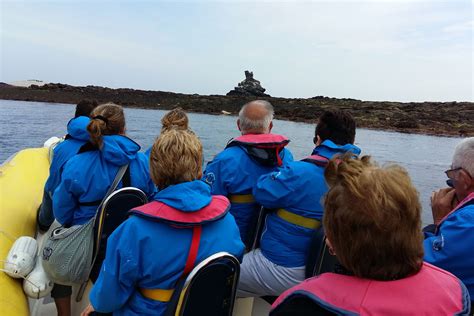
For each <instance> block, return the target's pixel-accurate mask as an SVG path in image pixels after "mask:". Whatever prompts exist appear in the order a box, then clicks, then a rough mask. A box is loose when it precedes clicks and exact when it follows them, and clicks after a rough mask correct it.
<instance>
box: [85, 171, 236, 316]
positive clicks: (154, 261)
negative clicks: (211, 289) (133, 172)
mask: <svg viewBox="0 0 474 316" xmlns="http://www.w3.org/2000/svg"><path fill="white" fill-rule="evenodd" d="M155 200H157V201H160V202H163V203H165V204H167V205H169V206H171V207H173V208H176V209H179V210H182V211H185V212H190V213H191V212H193V211H197V210H199V209H202V208H203V207H205V206H207V205H209V203H210V202H211V190H210V188H209V186H208V185H207V184H205V183H204V182H202V181H200V180H196V181H192V182H185V183H180V184H177V185H173V186H170V187H167V188H165V189H163V190H161V191H160V192H158V193H157V194H156V195H155ZM191 239H192V229H185V228H177V227H173V226H171V225H169V224H166V223H164V222H159V221H153V220H151V219H148V218H143V217H139V216H135V215H133V213H132V216H130V217H129V219H128V220H126V221H125V222H124V223H122V225H121V226H119V227H118V228H117V229H116V230H115V231H114V233H112V235H111V236H110V237H109V239H108V242H107V254H106V257H105V260H104V263H103V264H102V270H101V272H100V275H99V278H98V280H97V282H96V284H95V285H94V287H93V288H92V291H91V293H90V302H91V304H92V306H93V307H94V308H95V309H96V310H97V311H99V312H112V311H113V312H114V315H162V314H163V312H164V311H165V309H166V307H167V304H168V303H166V302H160V301H155V300H151V299H148V298H145V297H144V296H142V295H141V294H140V292H139V291H138V289H139V288H151V289H170V288H171V289H172V288H174V286H175V285H176V283H177V281H178V279H179V278H180V276H181V275H182V273H183V270H184V266H185V263H186V260H187V256H188V252H189V248H190V246H191ZM220 251H226V252H228V253H230V254H232V255H234V256H236V257H237V258H238V259H239V260H241V259H242V256H243V252H244V245H243V244H242V241H241V240H240V237H239V230H238V228H237V225H236V223H235V220H234V218H233V216H232V215H231V214H230V213H227V214H226V215H224V217H222V218H221V219H218V220H215V221H212V222H209V223H207V224H204V225H203V226H202V234H201V240H200V243H199V250H198V255H197V259H196V263H198V262H200V261H202V260H204V259H206V258H207V257H209V256H210V255H212V254H214V253H217V252H220Z"/></svg>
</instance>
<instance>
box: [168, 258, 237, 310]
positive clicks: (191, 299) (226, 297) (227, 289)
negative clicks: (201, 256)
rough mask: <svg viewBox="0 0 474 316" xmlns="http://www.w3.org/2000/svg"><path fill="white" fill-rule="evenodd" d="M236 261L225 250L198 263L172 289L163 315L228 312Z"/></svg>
mask: <svg viewBox="0 0 474 316" xmlns="http://www.w3.org/2000/svg"><path fill="white" fill-rule="evenodd" d="M239 274H240V263H239V261H238V260H237V258H235V257H234V256H232V255H231V254H229V253H227V252H219V253H216V254H214V255H212V256H210V257H208V258H207V259H205V260H203V261H202V262H201V263H199V264H198V265H197V266H196V267H195V268H194V269H193V270H192V271H191V273H189V275H188V276H187V277H186V279H184V278H183V280H182V281H181V282H179V283H178V285H177V287H176V288H175V290H174V293H173V296H172V298H171V300H170V302H169V303H168V308H167V310H166V313H165V315H167V316H170V315H185V316H194V315H196V316H199V315H209V316H213V315H216V316H217V315H223V316H224V315H229V316H230V315H232V309H233V307H234V300H235V293H236V289H237V284H238V280H239Z"/></svg>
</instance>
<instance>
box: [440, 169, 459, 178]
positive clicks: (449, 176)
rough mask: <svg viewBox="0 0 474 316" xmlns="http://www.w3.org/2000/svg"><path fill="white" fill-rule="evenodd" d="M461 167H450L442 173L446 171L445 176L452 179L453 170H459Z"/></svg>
mask: <svg viewBox="0 0 474 316" xmlns="http://www.w3.org/2000/svg"><path fill="white" fill-rule="evenodd" d="M461 169H462V167H458V168H452V169H448V170H446V171H445V172H444V173H446V176H447V177H448V178H449V179H452V178H454V172H456V171H458V170H461Z"/></svg>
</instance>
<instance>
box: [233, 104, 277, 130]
mask: <svg viewBox="0 0 474 316" xmlns="http://www.w3.org/2000/svg"><path fill="white" fill-rule="evenodd" d="M255 103H256V104H259V105H261V106H263V107H264V108H265V109H266V110H267V114H266V115H265V116H264V117H262V118H261V119H258V120H256V119H250V118H248V117H247V116H245V109H246V108H247V106H248V105H250V104H255ZM273 114H274V111H273V106H272V104H271V103H270V102H268V101H265V100H255V101H251V102H248V103H246V104H244V106H243V107H242V109H240V112H239V121H240V129H241V131H242V133H244V134H248V133H254V134H262V133H265V132H266V130H267V129H268V126H270V123H271V122H272V120H273Z"/></svg>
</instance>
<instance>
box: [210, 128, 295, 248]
mask: <svg viewBox="0 0 474 316" xmlns="http://www.w3.org/2000/svg"><path fill="white" fill-rule="evenodd" d="M263 135H264V134H263ZM256 136H257V137H258V135H256ZM280 158H281V160H282V162H283V165H285V164H287V163H288V162H290V161H293V155H292V154H291V152H290V151H289V150H288V149H286V148H283V150H282V151H281V152H280ZM275 169H277V167H269V166H264V165H262V164H260V163H258V162H256V161H255V160H253V159H252V158H251V157H250V156H249V155H248V154H247V152H246V150H245V148H243V147H240V146H234V147H227V148H226V149H225V150H224V151H222V152H221V153H219V154H218V155H217V156H216V157H215V158H214V159H213V160H212V161H210V162H209V163H208V164H207V166H206V170H205V171H204V176H203V179H204V180H205V181H206V182H207V183H209V184H210V185H211V186H212V194H216V195H224V196H228V197H229V196H230V195H237V194H252V190H253V187H254V186H255V184H256V183H257V180H258V178H259V177H260V176H261V175H263V174H266V173H269V172H272V171H274V170H275ZM231 202H232V200H231ZM259 207H260V206H259V205H258V204H257V203H255V202H254V203H232V205H231V209H230V212H231V214H232V215H234V217H235V221H236V222H237V226H239V229H240V236H241V238H242V240H246V237H247V226H248V225H249V224H250V223H251V221H252V218H253V215H254V214H255V212H257V211H258V210H259Z"/></svg>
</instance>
